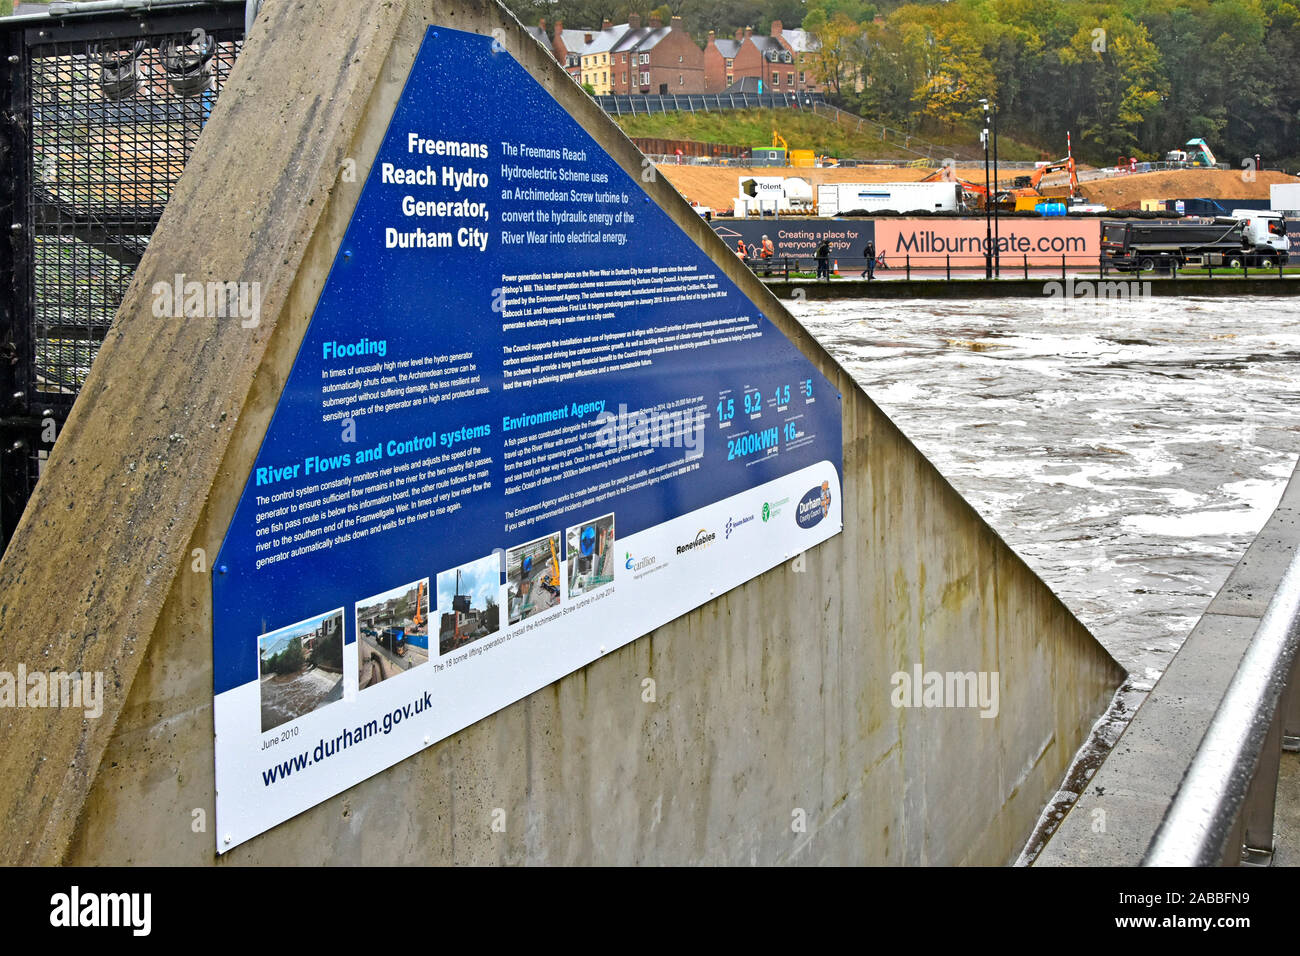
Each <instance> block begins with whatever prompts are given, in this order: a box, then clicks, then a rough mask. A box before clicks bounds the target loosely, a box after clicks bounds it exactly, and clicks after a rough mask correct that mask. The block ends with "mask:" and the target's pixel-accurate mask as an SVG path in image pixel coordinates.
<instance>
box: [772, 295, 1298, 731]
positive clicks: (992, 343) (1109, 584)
mask: <svg viewBox="0 0 1300 956" xmlns="http://www.w3.org/2000/svg"><path fill="white" fill-rule="evenodd" d="M1293 303H1294V300H1292V299H1290V298H1288V297H1281V296H1279V297H1276V298H1275V297H1268V296H1259V297H1256V296H1241V297H1233V298H1149V299H1138V300H1134V301H1128V302H1126V301H1118V302H1106V301H1104V300H1103V301H1100V302H1098V301H1095V300H1094V301H1085V300H1076V301H1070V300H1062V299H1059V298H1058V299H1052V300H1049V299H1027V298H1011V299H1000V300H976V301H970V302H950V301H945V300H916V301H908V302H899V301H871V300H865V301H864V300H854V301H832V302H794V303H792V304H791V305H792V311H793V312H794V314H795V315H796V316H798V317H799V319H800V320H801V321H802V322H803V323H804V324H805V325H806V326H807V327H808V329H809V330H810V331H811V332H812V333H813V334H814V335H815V336H816V337H817V338H818V340H820V341H821V342H822V344H823V345H824V346H825V347H826V348H827V349H829V350H830V352H831V353H832V354H833V355H834V356H835V357H836V358H837V359H838V360H839V361H840V362H841V363H842V364H843V365H844V366H845V368H846V369H847V370H848V371H849V372H850V373H851V374H852V375H853V376H854V377H855V378H856V379H857V381H858V382H860V383H861V384H862V386H863V387H864V388H865V389H866V391H867V393H868V394H869V395H870V396H871V397H872V398H873V399H874V400H875V401H876V403H877V404H879V405H880V406H881V408H883V409H884V411H885V412H886V413H887V414H889V415H890V417H891V418H893V419H894V421H895V422H897V423H898V425H899V426H900V427H901V428H902V430H903V432H904V433H905V434H907V435H908V436H909V437H910V438H911V439H912V440H913V441H914V442H915V443H916V444H917V446H918V447H919V448H920V449H921V451H922V452H924V453H925V454H926V455H927V456H928V457H929V458H930V460H931V461H933V462H934V463H935V465H936V466H937V467H938V469H939V471H940V472H942V473H943V475H944V476H945V477H946V478H947V479H948V480H949V481H950V482H951V483H952V484H953V485H954V486H955V487H956V488H957V489H958V490H959V491H960V492H961V493H962V494H963V495H964V496H965V497H966V498H967V500H969V501H970V502H971V504H972V505H974V507H975V508H976V509H977V510H978V511H979V512H980V513H981V514H982V515H984V517H985V518H986V520H988V522H989V523H990V524H991V525H992V526H993V528H995V529H996V530H997V531H998V532H999V533H1000V534H1001V535H1002V537H1003V538H1004V539H1005V540H1006V541H1007V543H1008V544H1010V545H1011V547H1012V548H1014V549H1015V550H1016V551H1017V552H1019V553H1020V554H1021V555H1022V556H1023V557H1024V558H1025V560H1026V561H1027V562H1028V563H1029V565H1030V566H1031V567H1032V568H1033V569H1034V570H1035V571H1036V572H1037V573H1038V574H1039V575H1040V576H1041V577H1042V578H1043V580H1044V581H1046V582H1047V584H1048V585H1049V586H1050V587H1051V588H1052V589H1053V590H1054V591H1055V592H1056V593H1057V594H1058V595H1060V597H1061V599H1062V600H1063V601H1064V602H1065V604H1066V605H1067V606H1068V607H1069V608H1070V609H1071V610H1072V611H1073V612H1074V613H1075V614H1076V615H1077V616H1078V618H1079V619H1080V620H1081V621H1082V622H1083V623H1084V625H1085V626H1087V627H1088V628H1089V629H1090V630H1091V631H1092V633H1093V634H1094V635H1095V636H1096V637H1097V639H1098V640H1099V641H1100V642H1101V643H1102V644H1103V645H1104V646H1105V647H1106V649H1107V650H1108V651H1109V652H1110V653H1111V655H1112V656H1113V657H1114V658H1115V659H1116V660H1117V661H1119V663H1120V664H1121V665H1122V666H1123V667H1125V668H1126V669H1127V670H1128V671H1129V675H1130V676H1129V681H1128V682H1127V684H1126V686H1125V688H1124V691H1123V693H1122V694H1121V697H1122V698H1126V700H1124V702H1123V703H1122V704H1121V705H1120V709H1121V711H1127V712H1129V713H1131V710H1132V707H1133V706H1135V705H1136V704H1137V703H1139V702H1140V700H1141V698H1142V697H1143V696H1144V695H1145V693H1146V691H1148V690H1149V689H1150V688H1151V686H1152V685H1153V684H1154V683H1155V681H1156V679H1157V678H1158V677H1159V676H1160V674H1161V673H1162V672H1163V670H1164V668H1165V666H1166V664H1167V663H1168V662H1169V659H1170V657H1171V656H1172V655H1173V653H1174V652H1175V651H1176V650H1177V649H1178V647H1179V645H1180V644H1181V643H1182V641H1183V639H1184V638H1185V637H1186V636H1187V634H1188V632H1189V631H1190V630H1191V628H1192V626H1193V625H1194V624H1195V623H1196V621H1197V619H1198V618H1199V616H1200V615H1201V613H1202V612H1203V611H1204V609H1205V606H1206V605H1207V604H1208V603H1209V601H1210V599H1211V598H1212V597H1213V596H1214V594H1215V592H1216V591H1217V590H1218V589H1219V587H1220V585H1222V584H1223V582H1224V580H1225V579H1226V577H1227V576H1228V573H1229V572H1230V571H1231V570H1232V568H1233V565H1234V564H1236V562H1237V560H1238V558H1240V557H1241V555H1242V553H1243V552H1244V551H1245V549H1246V547H1247V546H1248V545H1249V544H1250V542H1251V540H1252V538H1253V537H1254V535H1255V534H1256V533H1257V532H1258V531H1259V529H1260V528H1261V527H1262V526H1263V524H1264V522H1265V521H1266V520H1267V519H1268V517H1269V514H1270V513H1271V512H1272V510H1273V508H1274V507H1275V506H1276V504H1277V501H1278V499H1279V498H1280V496H1281V494H1282V490H1283V487H1284V486H1285V484H1286V481H1287V479H1288V478H1289V477H1290V474H1291V470H1292V468H1293V467H1294V466H1295V463H1296V458H1297V455H1298V454H1300V416H1298V415H1297V411H1298V408H1297V406H1298V405H1300V326H1297V323H1296V321H1295V317H1296V315H1297V310H1296V307H1295V305H1294V304H1293ZM1121 723H1122V721H1121Z"/></svg>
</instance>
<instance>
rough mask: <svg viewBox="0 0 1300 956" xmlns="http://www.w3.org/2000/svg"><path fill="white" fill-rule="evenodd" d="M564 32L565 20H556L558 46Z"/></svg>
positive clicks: (556, 41)
mask: <svg viewBox="0 0 1300 956" xmlns="http://www.w3.org/2000/svg"><path fill="white" fill-rule="evenodd" d="M563 32H564V21H563V20H556V21H555V44H556V45H557V46H558V45H559V43H560V34H562V33H563Z"/></svg>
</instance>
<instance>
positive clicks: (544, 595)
mask: <svg viewBox="0 0 1300 956" xmlns="http://www.w3.org/2000/svg"><path fill="white" fill-rule="evenodd" d="M506 585H507V587H508V588H509V601H510V623H511V624H518V623H519V622H520V621H522V620H524V619H526V618H529V617H532V616H533V615H534V614H539V613H541V612H542V611H547V610H550V609H551V608H553V607H558V606H559V604H560V536H559V534H558V533H556V534H552V535H548V536H547V537H545V538H538V539H537V540H536V541H530V542H528V543H527V544H521V545H519V546H517V547H514V548H511V549H510V550H509V551H507V552H506Z"/></svg>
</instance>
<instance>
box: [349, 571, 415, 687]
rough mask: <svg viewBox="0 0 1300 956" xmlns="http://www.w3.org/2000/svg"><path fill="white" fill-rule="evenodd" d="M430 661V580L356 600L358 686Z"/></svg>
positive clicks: (379, 680) (376, 682) (381, 679)
mask: <svg viewBox="0 0 1300 956" xmlns="http://www.w3.org/2000/svg"><path fill="white" fill-rule="evenodd" d="M428 660H429V579H428V578H421V579H419V580H418V581H412V582H411V583H410V584H403V585H401V586H400V587H395V588H393V589H392V590H391V591H385V592H384V593H383V594H376V595H375V596H374V597H369V598H365V599H364V600H361V601H358V602H357V689H358V690H365V689H366V688H367V687H373V686H375V685H376V684H378V683H380V682H381V681H385V680H388V678H390V677H396V676H397V675H398V674H401V673H403V672H405V671H409V670H411V669H412V668H414V667H419V666H420V665H421V664H423V663H425V662H427V661H428Z"/></svg>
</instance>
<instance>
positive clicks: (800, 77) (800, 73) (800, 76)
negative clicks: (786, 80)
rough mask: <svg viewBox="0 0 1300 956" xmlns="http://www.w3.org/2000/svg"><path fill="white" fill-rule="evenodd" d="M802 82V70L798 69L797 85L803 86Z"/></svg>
mask: <svg viewBox="0 0 1300 956" xmlns="http://www.w3.org/2000/svg"><path fill="white" fill-rule="evenodd" d="M803 82H804V80H803V70H800V71H799V85H800V86H803Z"/></svg>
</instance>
